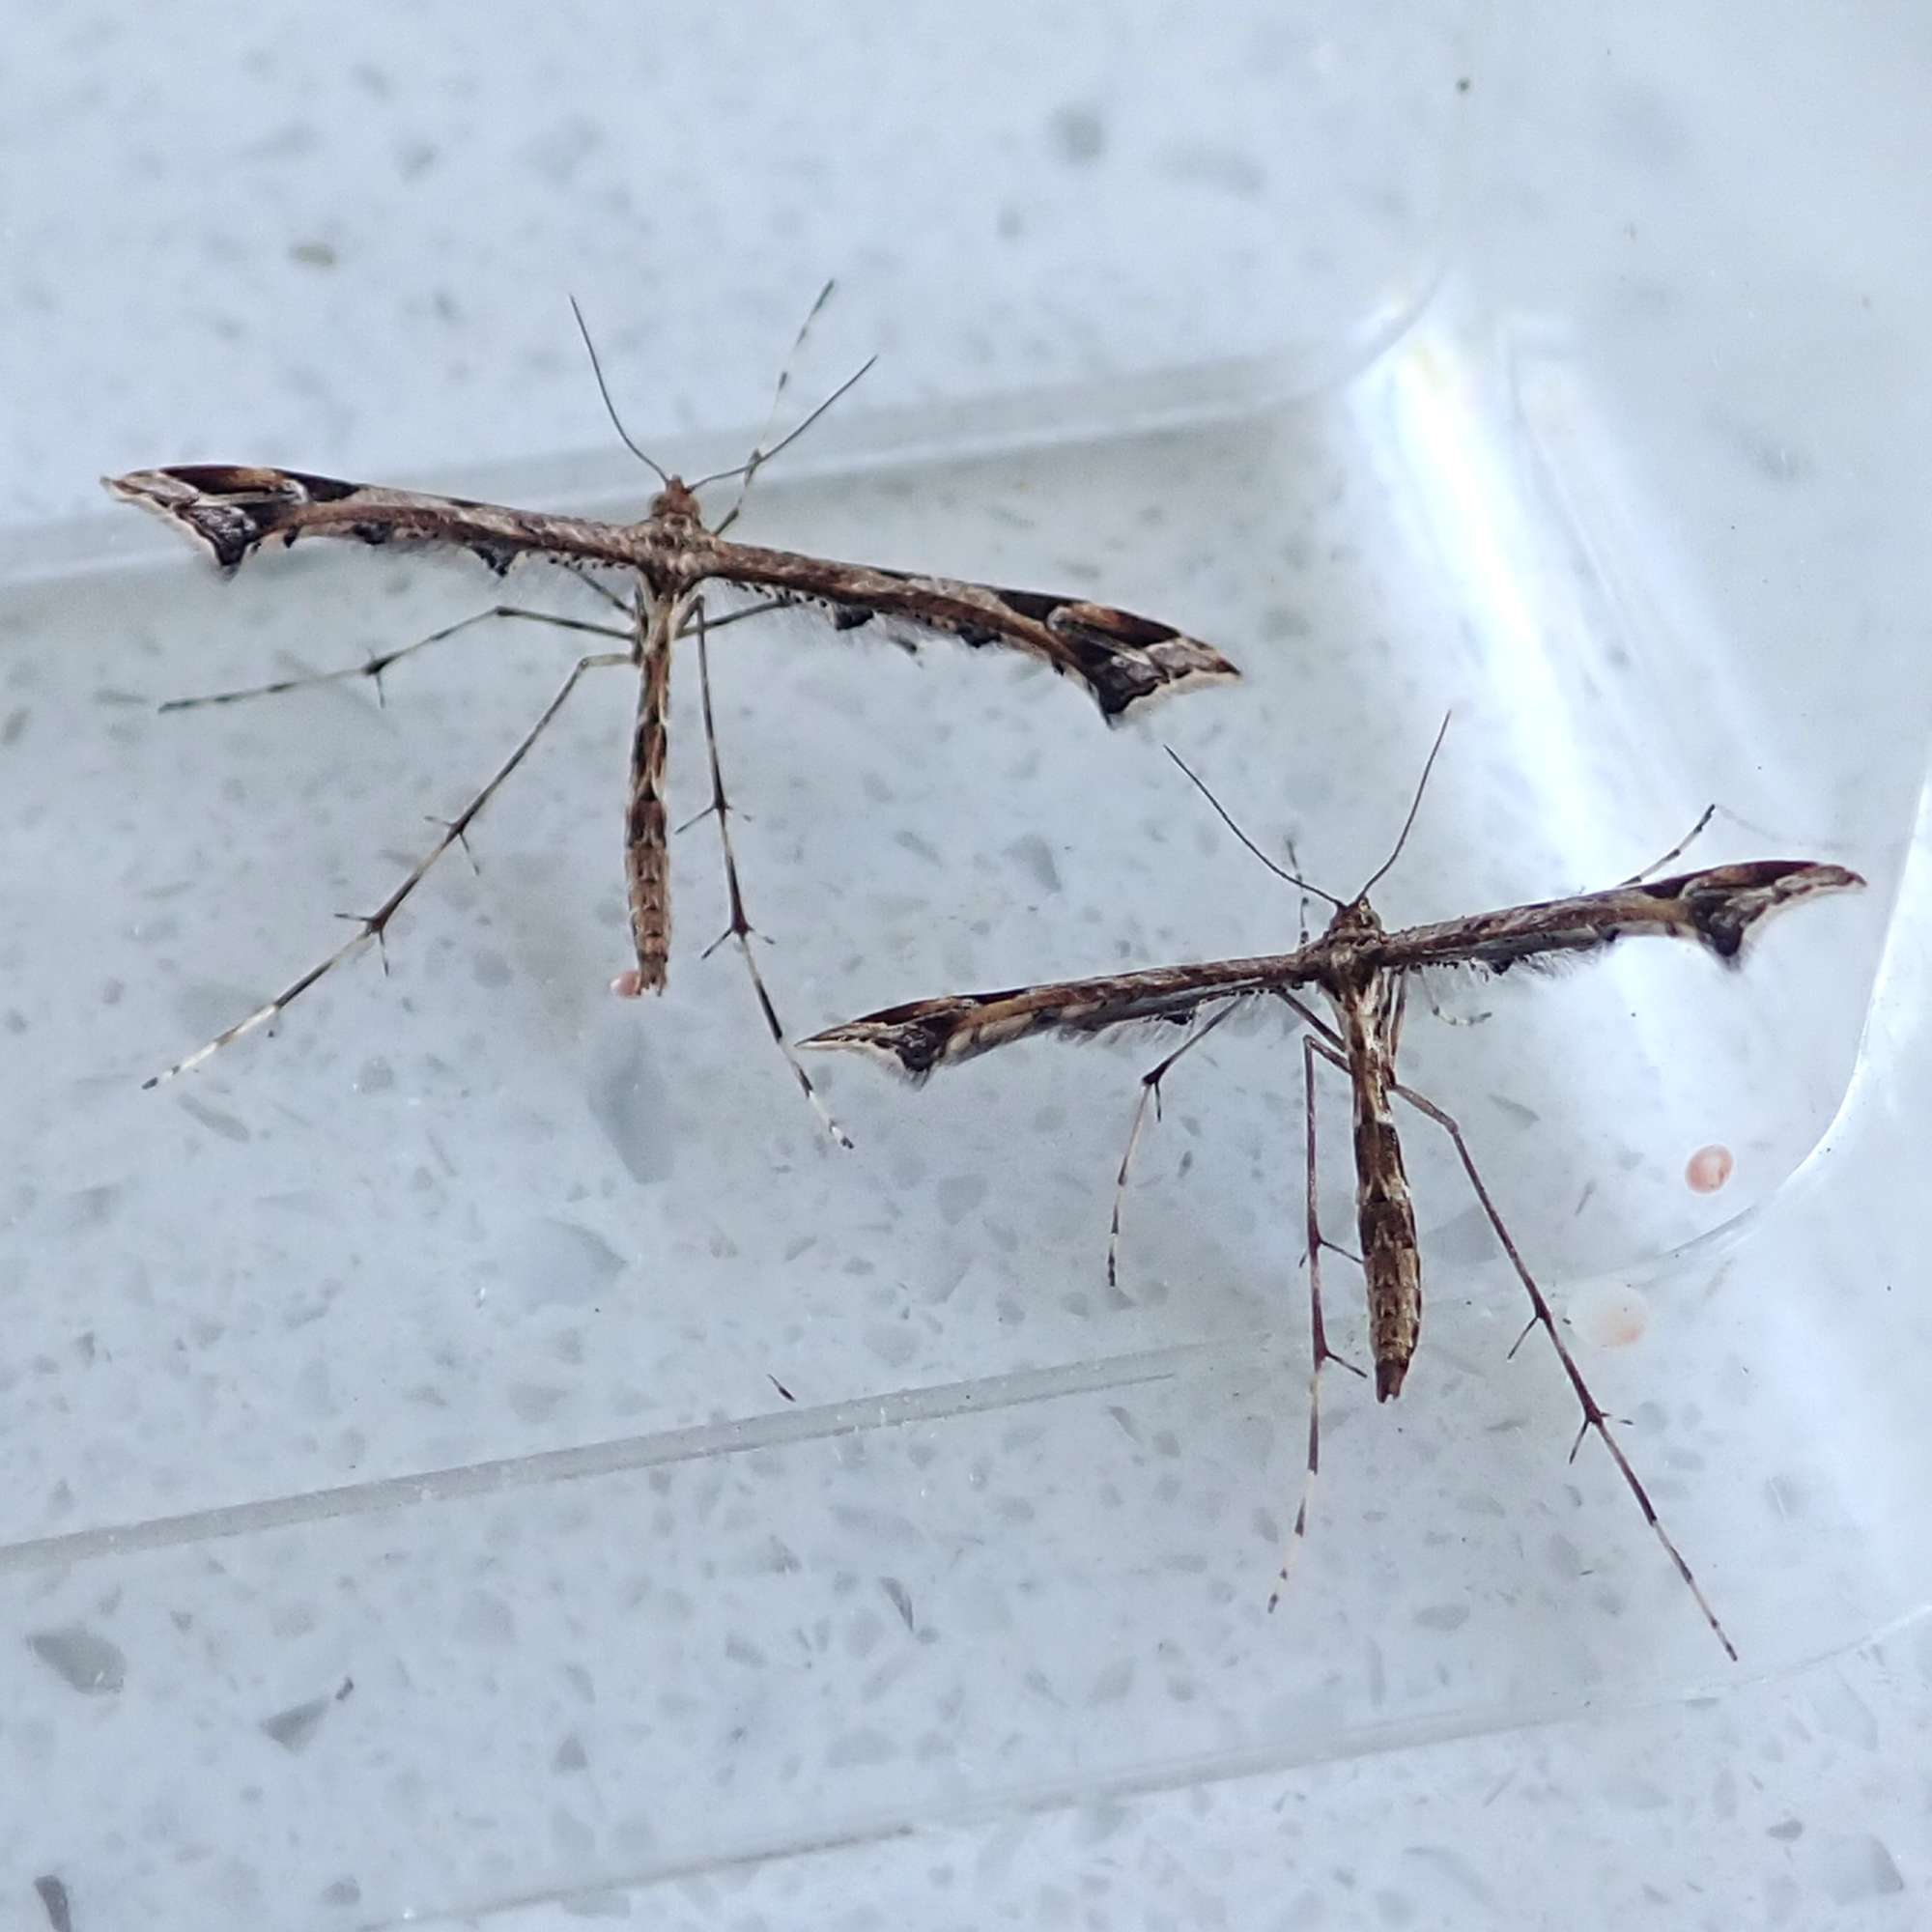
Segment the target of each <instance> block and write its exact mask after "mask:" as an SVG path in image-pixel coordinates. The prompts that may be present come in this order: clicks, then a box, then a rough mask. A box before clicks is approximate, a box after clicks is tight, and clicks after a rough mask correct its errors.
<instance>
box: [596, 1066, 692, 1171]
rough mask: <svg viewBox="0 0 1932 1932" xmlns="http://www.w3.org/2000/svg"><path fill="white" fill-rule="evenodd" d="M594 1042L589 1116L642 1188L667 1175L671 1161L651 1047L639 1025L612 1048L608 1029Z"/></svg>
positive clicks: (665, 1100) (665, 1107) (664, 1097)
mask: <svg viewBox="0 0 1932 1932" xmlns="http://www.w3.org/2000/svg"><path fill="white" fill-rule="evenodd" d="M598 1044H599V1058H598V1060H597V1063H596V1065H595V1066H594V1067H593V1068H592V1070H591V1073H590V1079H589V1092H588V1094H587V1096H586V1097H587V1099H588V1102H589V1107H590V1118H591V1119H592V1120H593V1121H595V1122H597V1124H598V1125H599V1126H600V1127H602V1128H603V1129H604V1133H605V1136H606V1138H607V1139H608V1140H609V1141H610V1143H611V1148H612V1150H613V1151H615V1153H616V1155H617V1158H618V1159H619V1160H621V1161H622V1162H623V1163H624V1167H625V1170H626V1172H628V1173H629V1175H630V1177H631V1179H633V1180H635V1181H636V1182H637V1183H638V1184H639V1186H640V1187H643V1186H649V1185H650V1184H651V1183H652V1182H653V1181H658V1180H668V1179H670V1172H671V1167H672V1165H673V1161H672V1140H671V1132H670V1123H669V1096H668V1094H666V1092H665V1084H664V1080H663V1078H662V1077H661V1076H660V1074H659V1073H658V1070H657V1067H656V1065H654V1063H653V1062H652V1060H651V1056H650V1050H649V1048H648V1047H646V1046H645V1044H644V1041H643V1038H642V1037H641V1035H640V1033H639V1031H637V1030H633V1031H632V1033H631V1035H630V1037H629V1039H628V1041H626V1042H624V1043H622V1044H618V1045H615V1047H614V1051H613V1050H612V1047H613V1042H612V1041H611V1037H610V1036H609V1034H608V1033H605V1032H604V1031H603V1030H601V1029H600V1030H599V1041H598Z"/></svg>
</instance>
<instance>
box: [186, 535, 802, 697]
mask: <svg viewBox="0 0 1932 1932" xmlns="http://www.w3.org/2000/svg"><path fill="white" fill-rule="evenodd" d="M558 568H559V569H565V570H568V569H570V566H569V565H568V564H560V565H559V566H558ZM571 575H572V576H574V577H577V578H579V579H581V581H582V582H584V583H587V584H588V585H589V586H590V587H591V589H593V590H594V591H596V592H597V594H598V595H599V596H600V597H602V598H604V599H606V600H607V601H608V602H610V603H612V604H614V605H615V606H616V607H617V609H618V610H620V611H623V612H624V613H625V614H626V615H627V616H628V615H629V613H630V608H631V607H630V606H629V605H628V604H627V603H625V601H624V600H623V599H622V598H621V597H619V596H618V595H617V594H616V592H615V591H613V590H611V588H610V587H609V586H608V585H607V584H602V583H599V582H597V581H596V579H595V578H592V577H589V576H587V575H585V574H584V573H582V572H581V571H575V570H573V571H571ZM786 608H787V600H786V599H784V598H781V597H774V598H765V599H761V600H760V601H759V602H757V603H755V604H750V605H747V606H746V607H745V609H744V610H742V611H730V612H728V613H727V614H726V615H725V616H723V617H718V618H714V619H713V620H712V625H711V628H712V629H713V630H714V631H722V630H723V629H724V628H725V625H727V624H736V623H739V622H740V621H742V620H743V619H744V618H746V617H759V616H762V615H763V614H764V613H765V612H766V611H782V610H784V609H786ZM506 617H507V618H515V619H520V620H521V621H523V622H525V623H527V624H549V625H552V626H554V628H555V629H557V630H559V631H576V632H580V633H582V634H583V635H585V636H589V637H593V638H624V639H628V638H630V637H631V636H632V635H633V631H632V626H631V625H629V624H625V625H623V626H621V627H620V626H617V625H613V624H592V623H589V622H587V621H586V620H585V619H583V618H582V617H560V616H558V615H556V613H555V612H554V611H527V610H526V609H524V608H523V606H521V605H517V604H493V605H492V606H491V607H490V609H489V610H487V611H474V612H472V613H471V614H470V615H469V616H468V617H459V618H458V619H457V621H456V622H455V623H453V624H445V625H444V626H443V627H442V628H441V629H440V631H432V632H431V633H430V634H429V635H428V637H426V638H418V639H416V640H415V641H414V642H413V643H410V644H402V645H400V646H398V647H397V648H396V649H395V650H392V651H380V652H378V653H377V655H376V656H374V657H372V658H370V659H369V660H368V661H367V662H366V663H363V664H359V665H345V666H343V667H342V668H341V669H339V670H318V671H305V672H303V673H302V675H300V676H299V677H282V678H277V679H276V680H275V681H274V682H273V683H272V684H256V685H250V686H248V687H247V688H245V689H244V690H241V691H214V692H209V693H207V694H205V695H204V696H199V697H170V698H167V699H165V700H164V701H163V702H162V703H161V704H159V705H158V706H156V709H157V710H160V711H192V710H194V709H196V708H197V707H198V706H201V705H206V704H237V703H240V702H241V699H242V698H244V697H274V696H279V695H280V694H281V693H282V692H285V691H300V690H303V689H304V688H306V687H307V686H309V685H312V684H339V683H344V682H346V681H347V680H349V679H350V678H356V677H367V678H373V679H374V680H375V681H376V697H377V701H378V702H379V703H380V702H382V701H383V674H384V672H385V671H386V670H388V669H389V668H390V667H391V666H392V665H395V664H398V663H400V662H401V661H402V660H403V659H404V658H407V657H412V656H413V655H414V654H415V653H416V652H417V651H420V650H426V649H427V648H428V647H429V646H430V645H431V644H440V643H443V642H445V641H446V640H447V639H451V638H455V637H460V636H461V635H462V634H463V633H464V632H465V631H468V630H469V629H471V628H472V627H473V626H475V625H477V624H488V623H492V622H495V621H496V620H497V619H499V618H506Z"/></svg>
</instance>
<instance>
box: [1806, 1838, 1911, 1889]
mask: <svg viewBox="0 0 1932 1932" xmlns="http://www.w3.org/2000/svg"><path fill="white" fill-rule="evenodd" d="M1816 1859H1817V1871H1818V1887H1819V1889H1820V1890H1821V1891H1823V1892H1824V1894H1825V1896H1826V1897H1827V1898H1829V1899H1830V1900H1831V1901H1832V1903H1833V1905H1857V1904H1859V1903H1860V1902H1861V1901H1862V1900H1864V1899H1867V1898H1885V1897H1888V1896H1889V1894H1890V1893H1892V1892H1895V1891H1903V1890H1904V1889H1905V1878H1904V1875H1903V1874H1902V1873H1901V1872H1900V1871H1899V1869H1898V1861H1897V1860H1896V1859H1894V1858H1893V1857H1892V1855H1891V1853H1890V1852H1889V1850H1888V1849H1887V1848H1886V1846H1885V1845H1884V1844H1882V1843H1881V1842H1880V1841H1879V1840H1878V1839H1877V1838H1840V1839H1839V1840H1837V1842H1836V1843H1833V1844H1821V1845H1820V1846H1819V1847H1818V1851H1817V1854H1816Z"/></svg>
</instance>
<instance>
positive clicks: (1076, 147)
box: [1046, 101, 1107, 166]
mask: <svg viewBox="0 0 1932 1932" xmlns="http://www.w3.org/2000/svg"><path fill="white" fill-rule="evenodd" d="M1046 125H1047V131H1048V132H1049V133H1050V134H1051V135H1052V137H1053V147H1054V152H1055V153H1056V154H1058V155H1059V156H1060V158H1061V159H1062V160H1063V161H1066V162H1068V163H1070V164H1072V165H1074V166H1078V165H1079V164H1080V163H1082V162H1085V161H1093V160H1097V159H1099V157H1100V156H1101V154H1102V153H1104V152H1105V150H1106V146H1107V124H1106V123H1105V122H1104V121H1103V120H1101V118H1100V115H1099V112H1098V110H1097V109H1095V108H1093V107H1086V106H1082V105H1080V104H1078V103H1076V102H1074V101H1068V102H1067V103H1066V104H1065V106H1064V107H1056V108H1055V109H1054V110H1053V115H1052V118H1051V119H1050V120H1049V121H1048V122H1047V124H1046Z"/></svg>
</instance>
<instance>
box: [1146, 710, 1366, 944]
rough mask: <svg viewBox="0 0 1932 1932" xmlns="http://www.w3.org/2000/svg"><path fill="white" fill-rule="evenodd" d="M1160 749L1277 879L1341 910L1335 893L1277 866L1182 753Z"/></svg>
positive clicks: (1230, 829) (1170, 747)
mask: <svg viewBox="0 0 1932 1932" xmlns="http://www.w3.org/2000/svg"><path fill="white" fill-rule="evenodd" d="M1160 749H1161V750H1162V751H1163V752H1165V753H1167V755H1168V756H1169V757H1170V758H1172V759H1173V760H1174V762H1175V763H1176V764H1177V765H1179V767H1180V769H1181V771H1182V772H1183V773H1185V774H1186V777H1187V781H1188V782H1189V783H1190V784H1191V785H1193V787H1194V789H1195V790H1196V791H1198V792H1199V793H1200V794H1201V796H1202V797H1203V798H1205V799H1206V800H1207V801H1208V804H1209V805H1211V806H1212V807H1213V808H1214V810H1215V813H1216V815H1217V816H1218V817H1219V818H1220V821H1221V823H1222V824H1223V825H1225V826H1226V827H1227V828H1228V830H1229V831H1230V832H1232V833H1233V834H1234V835H1235V837H1236V838H1238V839H1239V840H1240V841H1241V843H1242V844H1243V845H1245V846H1246V847H1247V848H1248V850H1249V851H1250V852H1252V853H1253V854H1254V855H1255V857H1256V858H1257V859H1259V860H1260V861H1261V862H1262V864H1263V865H1264V866H1265V867H1267V868H1268V870H1269V871H1270V872H1272V873H1273V874H1274V875H1275V877H1276V878H1278V879H1286V880H1287V881H1288V883H1289V884H1290V885H1291V886H1299V887H1300V888H1301V890H1302V891H1303V892H1305V893H1313V894H1314V895H1315V896H1316V897H1317V898H1318V899H1326V900H1327V901H1328V903H1329V904H1330V905H1331V906H1333V907H1335V908H1336V910H1337V911H1340V910H1341V907H1342V903H1343V902H1342V901H1341V900H1340V899H1338V898H1337V897H1336V896H1335V895H1334V894H1333V893H1324V892H1323V891H1322V890H1321V887H1320V886H1315V885H1310V884H1309V882H1308V881H1307V880H1306V879H1304V878H1302V877H1300V876H1299V875H1298V874H1297V873H1294V872H1291V871H1288V870H1287V869H1286V868H1285V867H1280V866H1277V865H1276V864H1275V862H1274V861H1273V860H1272V859H1270V858H1269V857H1268V855H1267V854H1266V853H1265V852H1264V851H1263V850H1262V848H1261V847H1260V846H1259V845H1257V844H1256V843H1255V841H1254V840H1253V839H1252V838H1249V837H1248V835H1247V834H1246V833H1245V832H1243V831H1242V830H1241V828H1240V827H1239V826H1238V825H1236V823H1235V821H1234V819H1233V817H1232V816H1231V815H1230V814H1229V811H1228V809H1227V807H1226V806H1224V805H1223V804H1222V803H1221V801H1220V800H1219V799H1218V798H1216V797H1215V796H1214V794H1213V793H1212V792H1211V791H1209V790H1208V787H1207V786H1206V785H1205V784H1204V783H1202V781H1201V780H1200V779H1199V778H1197V777H1196V776H1195V774H1194V772H1193V770H1192V769H1191V768H1190V767H1189V765H1188V763H1187V760H1186V759H1185V758H1183V757H1182V756H1181V755H1180V753H1179V752H1177V751H1176V750H1175V749H1174V747H1173V746H1172V745H1163V746H1162V747H1161V748H1160Z"/></svg>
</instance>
